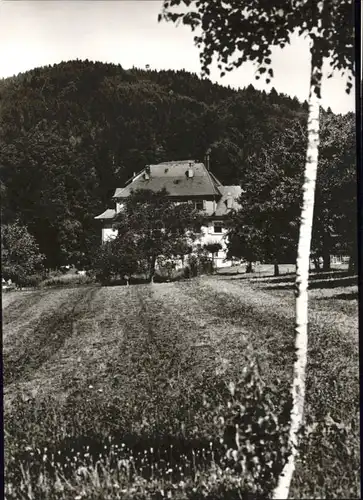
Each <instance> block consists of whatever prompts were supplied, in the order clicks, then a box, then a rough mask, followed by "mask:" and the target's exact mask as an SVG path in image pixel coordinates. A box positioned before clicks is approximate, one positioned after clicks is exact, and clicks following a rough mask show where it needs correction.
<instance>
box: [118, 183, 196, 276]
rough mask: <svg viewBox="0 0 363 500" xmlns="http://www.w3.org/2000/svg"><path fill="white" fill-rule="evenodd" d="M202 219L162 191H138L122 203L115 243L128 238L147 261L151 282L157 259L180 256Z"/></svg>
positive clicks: (191, 206)
mask: <svg viewBox="0 0 363 500" xmlns="http://www.w3.org/2000/svg"><path fill="white" fill-rule="evenodd" d="M201 224H202V219H201V216H200V214H199V213H198V212H197V211H196V209H195V208H194V206H193V205H192V204H189V203H180V204H175V203H174V202H173V201H172V200H171V199H170V198H169V197H168V193H167V191H165V190H161V191H158V192H153V191H150V190H146V189H145V190H137V191H135V192H133V193H132V194H131V195H130V196H129V197H128V198H127V199H126V200H125V202H124V204H123V207H122V210H121V211H120V213H119V215H118V218H117V220H116V221H115V228H116V229H117V231H118V235H117V238H116V239H115V245H116V246H117V244H118V242H120V244H121V245H122V241H123V240H124V239H125V238H127V240H128V241H129V242H132V243H130V244H132V246H133V247H134V248H135V252H136V254H137V255H138V256H140V257H141V258H142V259H143V260H145V261H146V262H147V264H148V272H149V276H150V281H151V282H153V279H154V275H155V266H156V262H157V259H158V258H159V257H163V258H164V259H165V258H166V259H168V258H170V259H173V258H182V257H183V256H184V255H186V254H187V253H189V252H190V244H191V243H193V241H195V239H196V238H197V237H198V235H199V233H200V228H201Z"/></svg>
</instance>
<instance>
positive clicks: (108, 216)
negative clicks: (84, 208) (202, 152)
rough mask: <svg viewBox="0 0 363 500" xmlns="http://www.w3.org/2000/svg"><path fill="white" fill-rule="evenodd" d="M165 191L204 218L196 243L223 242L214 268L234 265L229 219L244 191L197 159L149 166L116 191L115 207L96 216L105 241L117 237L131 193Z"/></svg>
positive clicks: (215, 259) (216, 256) (114, 196)
mask: <svg viewBox="0 0 363 500" xmlns="http://www.w3.org/2000/svg"><path fill="white" fill-rule="evenodd" d="M163 188H164V189H166V191H167V192H168V194H169V196H170V198H171V199H172V200H173V201H175V202H176V203H178V202H186V201H189V202H192V203H194V205H195V208H196V209H198V210H200V212H201V213H202V214H203V215H205V224H204V225H203V227H202V231H201V235H200V238H199V240H198V241H197V243H199V244H201V245H205V244H207V243H220V244H221V246H222V250H220V251H219V252H218V253H216V254H214V263H215V266H216V267H228V266H230V265H231V264H232V262H231V261H228V260H227V259H226V233H227V229H226V219H227V217H228V214H229V213H230V212H231V210H233V209H238V207H239V205H238V201H237V200H238V198H239V197H240V195H241V194H242V189H241V187H240V186H224V185H223V184H222V183H221V182H220V181H219V180H218V179H217V178H216V177H215V176H214V175H213V174H212V172H211V171H210V170H209V168H207V167H206V166H205V165H204V163H200V162H197V161H195V160H184V161H170V162H163V163H159V164H157V165H147V166H146V167H145V168H144V169H143V170H142V171H141V172H139V173H138V174H134V176H133V177H132V179H130V180H129V181H128V182H127V183H126V185H125V186H124V187H123V188H117V189H116V191H115V194H114V195H113V198H112V199H113V203H114V208H108V209H107V210H106V211H105V212H103V213H102V214H100V215H98V216H97V217H95V219H97V220H99V221H100V222H101V224H102V229H101V232H102V242H106V241H108V240H110V239H113V238H115V237H116V235H117V230H115V229H114V228H113V224H114V219H115V217H116V215H117V214H118V213H119V212H120V210H121V209H122V205H123V202H124V200H125V199H126V198H127V197H128V196H129V195H130V194H131V192H132V191H136V190H138V189H150V190H151V191H154V192H157V191H160V190H161V189H163Z"/></svg>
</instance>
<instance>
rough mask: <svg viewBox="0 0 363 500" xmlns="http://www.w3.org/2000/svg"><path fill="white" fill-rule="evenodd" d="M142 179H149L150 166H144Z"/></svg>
mask: <svg viewBox="0 0 363 500" xmlns="http://www.w3.org/2000/svg"><path fill="white" fill-rule="evenodd" d="M144 179H145V180H149V179H150V165H146V167H145V172H144Z"/></svg>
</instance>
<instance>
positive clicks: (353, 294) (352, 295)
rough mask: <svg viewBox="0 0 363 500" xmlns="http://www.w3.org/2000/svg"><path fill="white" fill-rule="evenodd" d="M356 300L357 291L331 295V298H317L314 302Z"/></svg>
mask: <svg viewBox="0 0 363 500" xmlns="http://www.w3.org/2000/svg"><path fill="white" fill-rule="evenodd" d="M331 299H334V300H336V299H338V300H358V291H355V292H350V293H339V294H337V295H333V296H332V297H317V298H316V300H331Z"/></svg>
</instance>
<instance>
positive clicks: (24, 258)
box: [1, 221, 44, 286]
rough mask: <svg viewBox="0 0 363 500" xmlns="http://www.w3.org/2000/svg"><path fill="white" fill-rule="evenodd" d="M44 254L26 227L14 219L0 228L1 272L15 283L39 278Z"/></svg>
mask: <svg viewBox="0 0 363 500" xmlns="http://www.w3.org/2000/svg"><path fill="white" fill-rule="evenodd" d="M43 261H44V256H43V255H42V254H41V253H40V252H39V247H38V245H37V243H36V242H35V239H34V237H33V236H32V235H31V234H30V233H29V231H28V229H27V228H26V227H25V226H23V225H22V224H20V222H19V221H15V222H13V223H11V224H5V225H3V226H2V228H1V273H2V277H3V278H4V279H6V280H8V279H10V280H11V281H13V282H14V283H16V284H17V285H20V286H23V285H27V284H31V283H33V282H34V281H36V280H37V276H36V275H38V279H40V277H41V272H42V271H43V270H44V268H43Z"/></svg>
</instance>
